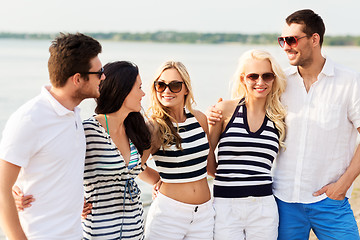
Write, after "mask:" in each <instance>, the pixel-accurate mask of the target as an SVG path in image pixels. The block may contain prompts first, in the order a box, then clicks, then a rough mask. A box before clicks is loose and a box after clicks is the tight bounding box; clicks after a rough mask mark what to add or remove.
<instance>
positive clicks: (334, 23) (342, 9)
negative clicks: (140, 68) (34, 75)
mask: <svg viewBox="0 0 360 240" xmlns="http://www.w3.org/2000/svg"><path fill="white" fill-rule="evenodd" d="M1 2H2V4H1V8H0V32H15V33H19V32H31V33H58V32H87V33H89V32H132V33H135V32H154V31H180V32H189V31H191V32H193V31H195V32H210V33H215V32H225V33H244V34H257V33H281V29H282V27H283V25H284V19H285V18H286V17H287V16H288V15H289V14H291V13H292V12H294V11H296V10H299V9H305V8H310V9H312V10H314V11H315V12H316V13H318V14H319V15H320V16H321V17H322V18H323V20H324V22H325V25H326V34H328V35H360V27H359V23H360V14H359V9H360V1H359V0H293V1H288V0H216V1H215V0H177V1H172V0H101V1H100V0H62V1H60V0H58V1H53V0H11V1H10V0H1Z"/></svg>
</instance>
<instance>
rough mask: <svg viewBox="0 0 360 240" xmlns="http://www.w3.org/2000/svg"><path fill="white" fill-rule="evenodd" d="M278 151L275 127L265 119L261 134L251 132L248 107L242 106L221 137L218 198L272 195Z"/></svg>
mask: <svg viewBox="0 0 360 240" xmlns="http://www.w3.org/2000/svg"><path fill="white" fill-rule="evenodd" d="M278 151H279V134H278V131H277V129H276V127H275V124H274V123H273V122H272V121H271V120H270V119H269V118H268V117H267V116H265V119H264V121H263V124H262V126H261V127H260V128H259V130H258V131H256V132H251V131H250V128H249V125H248V122H247V112H246V106H245V104H244V105H240V104H239V105H238V106H237V107H236V110H235V111H234V114H233V116H232V117H231V119H230V121H229V123H228V125H227V126H226V128H225V131H224V132H223V133H222V134H221V135H220V141H219V145H218V167H217V170H216V174H215V180H214V197H221V198H242V197H250V196H255V197H259V196H268V195H272V177H271V168H272V164H273V161H274V160H275V158H276V156H277V153H278Z"/></svg>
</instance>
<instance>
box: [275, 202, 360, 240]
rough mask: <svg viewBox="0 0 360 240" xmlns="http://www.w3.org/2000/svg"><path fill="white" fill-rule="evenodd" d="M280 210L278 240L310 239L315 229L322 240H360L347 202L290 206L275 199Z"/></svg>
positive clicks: (295, 204) (290, 204)
mask: <svg viewBox="0 0 360 240" xmlns="http://www.w3.org/2000/svg"><path fill="white" fill-rule="evenodd" d="M276 202H277V204H278V210H279V236H278V240H290V239H291V240H304V239H309V233H310V229H313V231H314V233H315V235H316V236H317V237H318V239H319V240H329V239H332V240H339V239H344V240H345V239H346V240H359V239H360V237H359V230H358V227H357V224H356V221H355V217H354V213H353V211H352V210H351V208H350V204H349V201H348V199H347V198H345V199H344V200H333V199H331V198H325V199H324V200H322V201H319V202H316V203H309V204H303V203H287V202H283V201H281V200H279V199H278V198H276Z"/></svg>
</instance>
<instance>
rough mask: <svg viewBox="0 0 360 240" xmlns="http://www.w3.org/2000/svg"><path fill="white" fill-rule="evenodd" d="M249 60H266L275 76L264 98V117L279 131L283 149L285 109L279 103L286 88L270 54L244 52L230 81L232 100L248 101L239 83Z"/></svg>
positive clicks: (264, 52) (257, 51)
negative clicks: (243, 99)
mask: <svg viewBox="0 0 360 240" xmlns="http://www.w3.org/2000/svg"><path fill="white" fill-rule="evenodd" d="M249 60H268V61H269V62H270V65H271V69H272V71H273V73H274V74H275V80H274V82H273V85H272V88H271V92H270V93H269V94H268V95H267V97H266V103H265V111H266V116H267V117H268V118H269V119H270V120H271V121H273V122H274V123H275V127H276V129H277V130H278V131H279V144H280V147H282V148H284V147H285V144H284V140H285V128H286V127H285V115H286V109H285V107H284V106H283V105H282V103H281V102H280V97H281V94H282V93H283V92H284V91H285V88H286V76H285V73H284V71H283V70H282V69H281V67H280V65H279V64H278V63H277V62H276V61H275V59H274V58H273V57H272V56H271V55H270V53H268V52H266V51H262V50H256V49H254V50H249V51H247V52H245V53H244V54H243V55H242V56H241V57H240V59H239V63H238V67H237V70H236V72H235V74H234V77H233V81H232V91H231V97H232V99H236V98H240V99H242V98H245V101H247V99H248V92H247V89H246V86H245V84H244V83H243V82H242V81H241V76H242V75H243V74H244V73H245V65H246V63H247V62H248V61H249Z"/></svg>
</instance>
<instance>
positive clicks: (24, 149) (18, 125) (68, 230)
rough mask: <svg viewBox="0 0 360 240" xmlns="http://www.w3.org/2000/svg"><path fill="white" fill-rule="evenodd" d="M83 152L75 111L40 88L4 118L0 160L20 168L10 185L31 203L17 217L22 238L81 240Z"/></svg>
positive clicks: (81, 130)
mask: <svg viewBox="0 0 360 240" xmlns="http://www.w3.org/2000/svg"><path fill="white" fill-rule="evenodd" d="M85 151H86V142H85V135H84V130H83V127H82V123H81V119H80V116H79V109H78V108H75V110H74V111H70V110H68V109H66V108H65V107H64V106H62V105H61V104H60V103H59V102H58V101H57V100H56V99H55V98H54V97H53V96H52V95H51V94H50V93H49V91H48V90H47V89H46V88H45V87H44V88H43V89H42V91H41V94H40V95H38V96H37V97H35V98H33V99H32V100H30V101H29V102H27V103H26V104H24V105H23V106H21V107H20V108H19V109H18V110H17V111H16V112H15V113H13V114H12V115H11V117H10V118H9V120H8V122H7V124H6V126H5V129H4V132H3V137H2V140H1V143H0V158H1V159H4V160H5V161H7V162H10V163H12V164H15V165H17V166H20V167H21V170H20V173H19V177H18V179H17V182H16V185H17V186H19V187H20V189H21V190H22V191H23V192H24V194H25V195H28V194H32V195H33V196H34V198H35V199H36V200H35V202H33V203H32V206H31V207H29V208H26V209H25V210H24V211H23V212H20V213H19V217H20V221H21V225H22V227H23V229H24V232H25V234H26V236H27V237H28V239H37V240H43V239H44V240H45V239H46V240H49V239H61V240H63V239H67V240H72V239H74V240H75V239H76V240H79V239H81V238H82V228H81V212H82V206H83V173H84V159H85Z"/></svg>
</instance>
